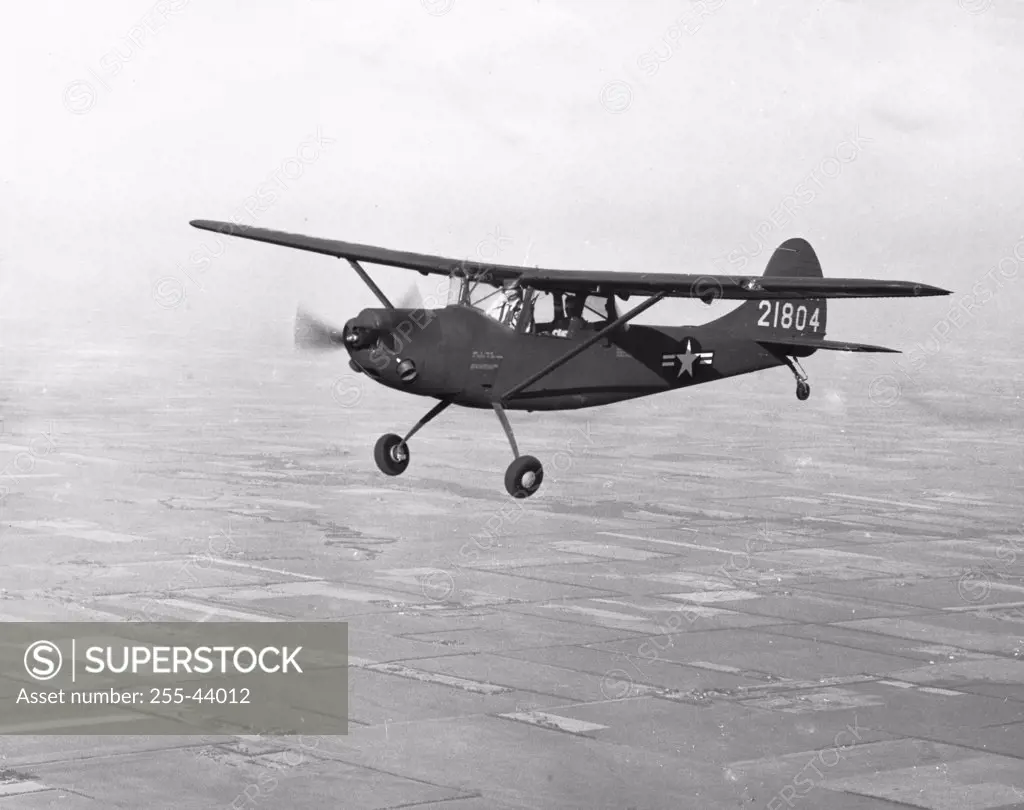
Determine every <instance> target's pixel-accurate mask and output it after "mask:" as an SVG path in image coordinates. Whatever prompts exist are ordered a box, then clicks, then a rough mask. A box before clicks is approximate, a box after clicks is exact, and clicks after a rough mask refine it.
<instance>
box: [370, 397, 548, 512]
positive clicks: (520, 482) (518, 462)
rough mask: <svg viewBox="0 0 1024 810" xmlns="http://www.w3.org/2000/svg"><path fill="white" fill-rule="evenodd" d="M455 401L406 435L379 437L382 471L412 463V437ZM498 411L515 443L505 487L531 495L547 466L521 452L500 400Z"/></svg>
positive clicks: (440, 405)
mask: <svg viewBox="0 0 1024 810" xmlns="http://www.w3.org/2000/svg"><path fill="white" fill-rule="evenodd" d="M451 404H452V403H451V400H441V401H440V402H438V403H437V404H436V405H435V406H434V407H433V408H431V409H430V411H429V412H428V413H427V415H426V416H424V417H423V418H422V419H420V421H419V422H417V423H416V425H415V426H414V427H413V429H412V430H410V431H409V432H408V433H406V434H405V436H404V437H402V436H398V435H396V434H394V433H386V434H384V435H383V436H381V437H380V438H379V439H377V444H376V446H374V448H373V460H374V461H376V462H377V466H378V467H379V468H380V471H381V472H382V473H384V474H385V475H401V474H402V473H404V472H405V469H406V467H408V466H409V444H408V442H409V439H411V438H412V437H413V435H414V434H415V433H416V432H417V431H418V430H419V429H420V428H421V427H423V426H424V425H425V424H427V422H429V421H430V420H431V419H433V418H434V417H435V416H437V415H438V414H439V413H441V411H443V410H444V409H445V408H447V407H448V406H449V405H451ZM494 412H495V413H496V414H497V415H498V421H499V422H501V427H502V429H503V430H504V431H505V436H507V437H508V443H509V444H510V445H511V446H512V455H513V456H514V458H513V459H512V463H511V464H509V465H508V469H507V470H506V471H505V489H506V490H507V491H508V494H509V495H511V496H512V497H513V498H528V497H530V496H531V495H533V493H535V492H536V491H537V490H538V489H540V485H541V482H542V481H543V480H544V466H543V465H542V464H541V463H540V462H539V461H538V460H537V459H536V458H534V457H533V456H521V455H519V447H518V446H517V445H516V438H515V436H514V435H513V433H512V426H511V425H510V424H509V423H508V417H507V416H505V409H504V408H502V407H501V405H499V404H498V403H494Z"/></svg>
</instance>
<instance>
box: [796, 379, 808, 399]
mask: <svg viewBox="0 0 1024 810" xmlns="http://www.w3.org/2000/svg"><path fill="white" fill-rule="evenodd" d="M810 395H811V386H810V385H809V384H808V383H805V382H802V381H801V382H798V383H797V384H796V398H797V399H799V400H800V401H801V402H803V401H804V400H805V399H807V397H809V396H810Z"/></svg>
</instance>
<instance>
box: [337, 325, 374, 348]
mask: <svg viewBox="0 0 1024 810" xmlns="http://www.w3.org/2000/svg"><path fill="white" fill-rule="evenodd" d="M341 334H342V340H343V341H344V342H345V348H347V349H348V350H349V351H350V352H353V351H359V350H360V349H369V348H370V347H371V346H372V345H373V344H374V343H376V342H377V330H376V329H374V328H373V326H370V325H368V324H366V323H364V322H362V321H360V319H359V318H353V319H352V320H350V321H349V322H348V323H346V324H345V329H344V330H343V331H342V333H341Z"/></svg>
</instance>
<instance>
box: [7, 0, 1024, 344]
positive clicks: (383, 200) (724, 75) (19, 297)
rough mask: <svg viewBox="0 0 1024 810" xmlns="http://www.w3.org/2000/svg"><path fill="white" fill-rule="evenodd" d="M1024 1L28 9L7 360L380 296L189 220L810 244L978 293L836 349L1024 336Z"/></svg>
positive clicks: (661, 309) (491, 244) (703, 254)
mask: <svg viewBox="0 0 1024 810" xmlns="http://www.w3.org/2000/svg"><path fill="white" fill-rule="evenodd" d="M1022 8H1024V7H1022V6H1021V5H1020V4H1018V3H1014V2H1011V0H992V1H991V2H989V0H959V2H958V0H928V2H925V0H913V1H912V0H901V2H899V3H893V2H891V0H874V1H871V2H853V1H852V0H851V1H850V2H839V0H825V1H824V2H817V3H812V2H808V0H775V1H774V2H770V3H769V2H756V0H706V2H705V3H704V4H700V3H689V2H686V1H685V0H676V2H646V3H643V4H639V3H627V2H617V3H609V2H595V1H594V0H586V1H585V0H575V1H569V0H565V1H563V2H553V1H552V0H537V1H530V2H528V1H527V0H520V2H511V1H510V0H509V1H507V2H501V3H498V2H490V1H489V0H473V2H469V0H423V2H420V0H404V1H403V2H374V3H365V2H363V3H358V4H356V3H343V2H336V1H335V0H321V1H319V2H315V1H314V0H305V1H304V2H294V3H288V4H285V3H281V2H270V1H269V0H244V1H243V0H234V1H233V2H232V1H229V0H218V1H217V2H203V0H160V2H156V3H152V2H148V0H146V1H140V0H105V2H103V3H91V4H77V3H71V2H35V3H31V4H29V3H23V4H19V5H18V6H17V8H16V10H14V11H12V10H8V11H7V12H6V13H5V24H4V26H3V28H2V30H0V59H2V60H3V62H4V70H3V71H2V78H0V82H3V88H4V89H3V95H4V98H5V99H6V100H7V103H6V104H5V115H4V124H3V126H2V127H0V143H2V150H0V273H2V277H0V313H2V314H3V315H4V316H5V318H6V319H7V323H8V329H7V330H5V333H6V334H5V336H4V340H5V342H8V343H9V342H11V341H12V340H15V339H16V336H15V335H12V334H11V332H12V331H13V330H11V329H10V324H11V323H12V320H17V319H24V318H29V317H31V318H36V319H40V320H41V321H42V322H44V323H54V324H56V323H58V322H60V321H66V322H71V321H74V322H82V323H85V322H86V321H89V320H91V323H92V326H91V327H90V328H92V329H93V330H94V332H95V335H96V337H97V339H98V340H99V339H110V340H113V339H114V336H115V333H116V329H114V327H117V328H123V329H139V328H143V327H144V328H146V329H152V330H157V331H159V330H165V331H168V332H175V333H177V332H180V331H181V330H183V329H188V330H197V329H205V328H208V327H211V326H223V325H225V324H227V325H230V326H231V328H232V329H233V330H235V332H236V334H237V335H238V336H239V338H240V339H259V340H267V341H271V342H273V341H280V342H282V343H287V341H288V337H289V328H290V327H289V324H290V323H291V319H292V318H293V315H294V311H295V307H296V304H298V303H300V302H305V303H307V304H312V305H313V307H314V309H316V310H318V311H320V312H321V313H323V314H324V315H327V316H329V317H331V318H333V319H335V320H337V321H339V322H343V321H344V320H345V319H346V318H347V317H350V316H351V315H353V314H354V313H355V312H356V311H358V309H360V308H362V307H364V306H369V305H372V304H373V301H374V299H373V298H372V296H371V295H370V294H369V292H368V291H366V290H365V289H364V288H363V287H362V285H361V284H360V283H359V282H358V280H357V279H355V278H353V277H352V274H351V272H350V271H348V270H347V269H346V266H345V265H344V264H343V263H341V262H338V261H335V260H332V259H329V258H325V257H319V256H314V255H311V254H302V253H297V252H294V251H287V250H284V249H282V248H275V247H271V246H266V245H258V244H253V243H247V242H237V241H236V242H234V243H232V244H229V245H228V246H227V248H226V250H224V251H223V252H222V253H221V255H219V256H216V257H215V258H213V259H212V260H207V259H205V258H203V256H202V254H201V253H199V254H197V251H200V252H201V251H203V250H204V249H213V246H214V244H215V238H214V237H213V236H212V235H210V234H207V233H204V232H200V231H197V230H194V229H192V228H190V227H189V225H188V221H189V220H190V219H192V218H197V217H198V218H211V219H229V218H231V217H233V216H240V217H241V218H242V221H246V222H255V223H256V224H260V225H263V226H267V227H272V228H280V229H284V230H293V231H300V232H305V233H310V234H315V235H322V236H331V237H336V238H341V239H346V240H350V241H356V242H365V243H370V244H379V245H385V246H389V247H395V248H401V249H407V250H418V251H423V252H431V253H439V254H442V255H452V256H457V257H466V256H479V257H481V258H493V257H497V258H498V260H499V261H502V262H508V263H521V262H524V261H525V262H526V263H528V264H531V265H534V264H536V265H541V266H548V267H565V268H570V269H575V268H580V269H616V270H638V271H639V270H656V271H680V272H711V271H714V270H715V269H716V268H717V269H718V271H719V272H728V271H729V270H730V269H734V270H735V269H737V268H738V267H739V263H740V262H745V263H746V264H745V266H744V269H745V271H746V272H758V273H759V272H761V270H762V269H763V267H764V264H765V262H766V261H767V259H768V255H769V252H770V249H771V248H772V247H774V246H775V245H777V244H778V243H779V242H781V241H783V240H784V239H786V238H789V237H791V236H803V237H805V238H807V239H808V240H809V241H810V242H811V243H812V245H814V247H815V249H816V250H817V252H818V255H819V257H820V259H821V261H822V264H823V265H824V268H825V273H826V275H831V276H840V275H843V276H855V277H877V278H898V279H910V280H918V281H924V282H928V283H932V284H938V285H940V286H944V287H947V288H952V289H954V290H956V291H957V293H958V295H957V298H956V299H952V300H951V299H923V300H920V301H895V302H840V303H837V304H833V305H832V309H831V310H830V319H829V335H830V337H835V338H839V339H841V338H847V339H853V340H864V341H867V342H878V343H883V344H885V343H889V344H895V345H903V346H904V347H906V345H907V344H908V343H912V342H913V341H914V340H922V339H924V337H925V335H926V333H927V332H928V330H929V329H931V328H932V327H933V325H934V324H935V323H936V321H937V320H940V319H942V318H943V317H944V316H945V315H946V312H947V311H948V310H949V307H950V306H951V305H952V304H953V303H954V302H955V300H958V299H959V298H960V297H962V296H963V295H965V294H970V293H971V290H972V288H973V287H974V285H976V284H977V283H978V282H979V281H983V280H984V279H985V278H986V275H987V274H988V275H989V282H988V284H989V286H990V287H991V289H992V290H995V287H996V283H997V282H996V281H995V280H994V279H998V284H999V285H1000V287H1001V289H999V290H998V295H997V296H994V297H991V298H987V299H986V303H983V304H981V308H980V310H975V314H974V315H973V316H971V318H973V320H971V319H970V318H969V319H968V320H969V321H970V323H968V325H967V326H965V327H963V329H962V332H961V334H962V335H963V336H964V339H965V340H966V339H967V336H971V339H972V340H974V339H977V336H978V335H981V334H984V333H987V332H989V331H991V330H993V329H1002V330H1010V329H1011V328H1015V327H1014V324H1016V323H1017V322H1019V321H1020V318H1019V316H1018V313H1019V311H1020V308H1021V305H1022V303H1024V292H1022V290H1024V280H1022V279H1021V278H1020V277H1019V276H1020V275H1021V274H1024V271H1022V273H1021V274H1018V276H1017V277H1015V278H1006V277H1000V276H999V275H998V274H996V275H995V276H994V279H993V277H992V275H991V274H992V272H993V269H994V268H995V267H996V266H997V263H998V262H999V261H1000V260H1001V259H1005V258H1006V257H1009V256H1012V255H1013V251H1014V249H1015V246H1017V247H1016V250H1017V252H1018V253H1019V254H1020V255H1021V256H1022V257H1024V243H1021V244H1020V245H1019V246H1018V240H1019V239H1020V238H1021V236H1022V235H1024V227H1022V226H1024V221H1022V207H1021V199H1022V192H1021V189H1022V188H1024V165H1022V151H1024V104H1022V103H1021V95H1020V88H1021V87H1024V48H1022V47H1021V46H1020V43H1021V42H1022V41H1024V13H1022ZM268 189H272V191H269V190H268ZM257 195H259V196H258V197H257ZM271 197H272V198H273V199H272V200H271ZM255 199H259V200H260V202H259V203H258V204H256V203H255V202H254V200H255ZM247 201H248V203H247ZM247 204H248V211H247V210H246V205H247ZM764 244H768V245H769V248H768V249H767V250H766V249H765V248H764ZM204 245H205V246H206V248H204ZM1003 267H1004V269H1005V270H1006V271H1007V272H1011V271H1013V270H1014V269H1015V267H1016V264H1015V262H1013V261H1010V262H1004V265H1003ZM378 280H379V281H380V283H381V284H382V286H384V287H385V288H386V289H387V290H388V291H389V292H392V293H394V294H395V295H396V296H397V295H398V293H399V292H400V291H401V289H402V288H403V287H405V286H406V285H407V283H408V282H409V279H408V278H407V277H406V276H404V275H403V274H402V273H401V272H396V271H383V272H379V279H378ZM423 289H424V291H425V292H426V291H428V288H427V287H426V286H424V287H423ZM182 296H184V300H179V299H181V297H182ZM711 312H712V311H711V310H707V309H705V308H703V307H702V305H700V304H694V303H690V302H679V303H673V304H666V305H659V306H658V307H656V308H655V309H654V310H653V311H652V312H651V313H650V315H649V317H648V318H647V320H649V321H651V320H653V321H657V320H659V319H660V320H664V321H677V322H678V321H691V322H693V321H702V320H706V319H707V318H708V317H710V313H711ZM979 312H980V315H979ZM715 314H717V310H716V311H715ZM1017 334H1020V332H1018V333H1017Z"/></svg>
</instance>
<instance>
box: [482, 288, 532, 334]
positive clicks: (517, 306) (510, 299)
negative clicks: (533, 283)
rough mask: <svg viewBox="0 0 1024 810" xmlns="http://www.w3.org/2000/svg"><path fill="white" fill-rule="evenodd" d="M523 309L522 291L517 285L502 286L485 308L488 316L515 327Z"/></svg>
mask: <svg viewBox="0 0 1024 810" xmlns="http://www.w3.org/2000/svg"><path fill="white" fill-rule="evenodd" d="M522 309H523V292H522V290H520V289H519V288H518V287H515V286H511V287H503V288H502V289H501V290H500V291H499V292H498V294H497V296H495V300H494V302H493V303H492V304H491V305H490V306H489V307H488V308H487V315H488V317H491V318H494V320H496V321H498V322H499V323H503V324H505V325H506V326H510V327H512V328H513V329H515V326H516V324H517V323H518V322H519V313H520V312H521V311H522Z"/></svg>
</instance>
